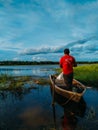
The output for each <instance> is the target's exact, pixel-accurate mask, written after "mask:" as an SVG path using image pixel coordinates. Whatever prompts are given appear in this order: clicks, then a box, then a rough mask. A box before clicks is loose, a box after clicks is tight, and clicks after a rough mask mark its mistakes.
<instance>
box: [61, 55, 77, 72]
mask: <svg viewBox="0 0 98 130" xmlns="http://www.w3.org/2000/svg"><path fill="white" fill-rule="evenodd" d="M74 64H75V58H74V57H73V56H71V55H67V54H66V55H64V56H62V57H61V59H60V66H61V68H62V70H63V73H64V74H70V73H72V72H73V66H74Z"/></svg>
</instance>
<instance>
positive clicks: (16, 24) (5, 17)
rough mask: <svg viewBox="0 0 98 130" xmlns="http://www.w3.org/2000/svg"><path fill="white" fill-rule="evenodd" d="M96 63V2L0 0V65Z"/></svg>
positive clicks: (97, 28) (94, 0)
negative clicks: (65, 59)
mask: <svg viewBox="0 0 98 130" xmlns="http://www.w3.org/2000/svg"><path fill="white" fill-rule="evenodd" d="M64 48H69V49H70V51H71V55H73V56H74V57H75V58H76V60H77V61H98V0H0V61H3V60H28V61H35V60H37V61H47V60H49V61H59V59H60V57H61V56H62V55H63V50H64Z"/></svg>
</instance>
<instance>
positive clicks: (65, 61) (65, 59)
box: [59, 48, 77, 90]
mask: <svg viewBox="0 0 98 130" xmlns="http://www.w3.org/2000/svg"><path fill="white" fill-rule="evenodd" d="M69 53H70V51H69V49H68V48H66V49H64V56H62V57H61V59H60V62H59V64H60V67H61V68H62V72H63V78H64V82H65V84H66V89H68V90H72V80H73V67H76V66H77V63H76V60H75V58H74V57H73V56H71V55H70V54H69Z"/></svg>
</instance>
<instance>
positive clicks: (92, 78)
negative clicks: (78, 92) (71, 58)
mask: <svg viewBox="0 0 98 130" xmlns="http://www.w3.org/2000/svg"><path fill="white" fill-rule="evenodd" d="M74 77H75V78H76V79H78V80H80V81H81V82H83V83H85V84H86V85H89V86H95V87H97V85H98V64H89V65H81V66H78V67H76V68H74Z"/></svg>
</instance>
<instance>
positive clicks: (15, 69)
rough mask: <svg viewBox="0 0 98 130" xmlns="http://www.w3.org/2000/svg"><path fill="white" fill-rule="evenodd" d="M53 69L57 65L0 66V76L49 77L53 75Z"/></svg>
mask: <svg viewBox="0 0 98 130" xmlns="http://www.w3.org/2000/svg"><path fill="white" fill-rule="evenodd" d="M53 68H58V65H20V66H0V74H9V75H13V76H25V75H26V76H31V75H35V76H47V77H48V76H49V75H50V74H53V73H54V71H53Z"/></svg>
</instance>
